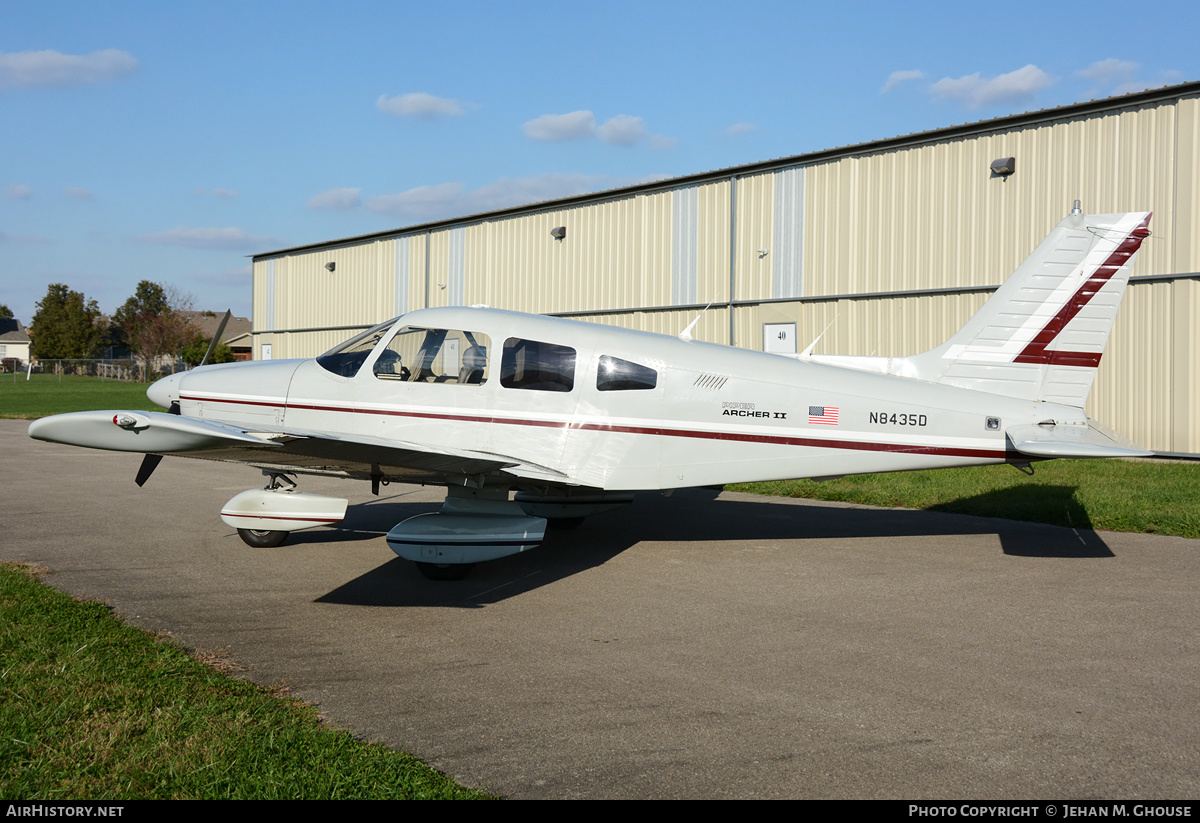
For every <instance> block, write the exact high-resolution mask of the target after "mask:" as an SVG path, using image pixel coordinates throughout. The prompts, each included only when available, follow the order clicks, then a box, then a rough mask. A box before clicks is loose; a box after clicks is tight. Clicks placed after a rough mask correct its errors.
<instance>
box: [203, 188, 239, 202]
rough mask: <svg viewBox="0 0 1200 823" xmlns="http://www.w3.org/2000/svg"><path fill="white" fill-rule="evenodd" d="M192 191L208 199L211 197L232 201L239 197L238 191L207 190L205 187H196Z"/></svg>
mask: <svg viewBox="0 0 1200 823" xmlns="http://www.w3.org/2000/svg"><path fill="white" fill-rule="evenodd" d="M192 191H193V192H194V193H195V194H198V195H200V196H201V197H208V196H210V195H211V196H212V197H219V198H221V199H222V200H232V199H233V198H235V197H237V196H238V193H237V191H236V190H234V189H222V188H215V189H206V188H204V187H203V186H196V188H194V189H192Z"/></svg>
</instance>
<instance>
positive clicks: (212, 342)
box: [200, 309, 233, 366]
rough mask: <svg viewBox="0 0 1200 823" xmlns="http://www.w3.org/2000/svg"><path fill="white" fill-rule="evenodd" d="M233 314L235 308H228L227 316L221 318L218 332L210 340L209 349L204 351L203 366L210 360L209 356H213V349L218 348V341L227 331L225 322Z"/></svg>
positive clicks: (201, 362) (201, 363)
mask: <svg viewBox="0 0 1200 823" xmlns="http://www.w3.org/2000/svg"><path fill="white" fill-rule="evenodd" d="M232 314H233V309H226V310H225V316H224V317H222V318H221V324H220V325H219V326H217V332H216V334H214V335H213V336H212V340H209V341H208V351H206V352H205V353H204V358H203V359H202V360H201V361H200V365H201V366H203V365H204V364H205V363H207V362H208V358H210V357H212V353H213V350H214V349H216V348H217V342H218V341H220V339H221V335H222V334H224V333H225V324H226V323H228V322H229V317H230V315H232Z"/></svg>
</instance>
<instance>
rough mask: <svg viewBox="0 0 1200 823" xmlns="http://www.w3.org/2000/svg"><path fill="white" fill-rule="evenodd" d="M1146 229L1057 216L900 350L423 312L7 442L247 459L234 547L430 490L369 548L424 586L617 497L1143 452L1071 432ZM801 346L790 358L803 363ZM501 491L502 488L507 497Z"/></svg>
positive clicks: (35, 427) (235, 506)
mask: <svg viewBox="0 0 1200 823" xmlns="http://www.w3.org/2000/svg"><path fill="white" fill-rule="evenodd" d="M1149 221H1150V214H1149V213H1131V214H1102V215H1091V216H1085V215H1084V214H1083V213H1082V211H1081V210H1080V208H1079V203H1078V201H1076V204H1075V209H1074V210H1073V211H1072V212H1071V213H1070V214H1069V215H1068V216H1067V217H1066V218H1065V219H1064V220H1062V222H1060V223H1059V224H1058V226H1057V227H1055V228H1054V229H1053V230H1052V231H1051V232H1050V235H1049V236H1048V237H1047V238H1046V240H1045V241H1044V242H1043V243H1042V244H1041V245H1040V246H1038V248H1037V249H1036V250H1035V251H1034V252H1033V254H1032V255H1031V256H1030V257H1029V258H1028V259H1027V260H1026V261H1025V262H1024V263H1022V264H1021V266H1020V267H1019V268H1018V269H1017V270H1016V272H1014V273H1013V275H1012V276H1011V277H1009V279H1008V280H1007V282H1005V283H1004V284H1003V285H1002V286H1001V287H1000V288H999V289H998V290H997V291H996V293H995V294H994V295H992V297H991V298H990V299H988V301H987V302H986V303H985V304H984V305H983V307H982V308H981V309H980V310H979V311H978V313H976V314H975V316H974V317H972V318H971V319H970V320H969V321H968V322H967V324H966V325H965V326H963V328H962V329H961V330H960V331H959V332H958V333H957V334H955V335H954V336H953V337H951V338H950V339H949V340H948V341H946V342H945V343H944V344H943V345H941V346H939V347H937V348H935V349H932V350H930V351H927V352H925V353H923V354H918V355H914V356H910V357H848V356H823V355H812V354H809V353H807V352H806V353H803V354H799V355H779V354H769V353H763V352H755V351H748V350H742V349H735V348H730V347H727V346H720V345H714V344H709V343H700V342H694V341H691V340H690V339H687V338H688V337H689V335H687V334H686V333H684V334H682V335H680V337H678V338H676V337H670V336H664V335H658V334H649V333H645V332H639V331H630V330H625V329H618V328H612V327H607V326H600V325H595V324H590V323H583V322H576V321H571V320H564V319H558V318H552V317H544V316H535V315H527V314H518V313H514V312H508V311H498V310H494V309H489V308H482V307H472V308H465V307H463V308H431V309H421V310H417V311H413V312H410V313H408V314H405V315H402V316H400V317H397V318H395V319H392V320H388V321H387V322H386V323H380V324H379V325H378V326H376V327H374V328H372V329H370V330H368V331H365V332H363V333H361V334H359V335H357V336H356V337H354V338H352V339H350V340H348V341H346V342H345V343H343V344H341V345H340V346H337V347H336V348H333V349H331V350H330V351H328V352H326V353H325V354H322V355H321V356H320V357H317V358H315V359H311V360H283V361H262V362H253V363H230V364H223V365H212V366H203V367H200V368H197V369H194V370H192V371H190V372H186V373H181V374H175V375H171V376H169V377H164V378H163V379H161V380H159V381H158V382H157V383H155V384H153V385H152V386H151V387H150V388H149V390H148V392H147V393H148V395H149V397H150V399H151V400H153V401H154V402H155V403H157V404H158V405H161V406H163V407H165V408H167V409H169V412H141V411H120V410H109V411H91V412H78V413H74V414H61V415H55V416H53V417H47V418H43V419H41V420H37V421H34V422H33V423H32V424H31V425H30V426H29V434H30V436H31V437H35V438H38V439H40V440H48V441H51V442H57V443H69V444H73V445H78V446H88V447H91V448H99V449H115V450H118V451H129V452H142V453H145V454H146V457H145V458H144V460H143V464H142V467H141V469H140V471H139V472H138V476H137V482H138V484H139V485H141V484H143V483H144V482H145V481H146V479H147V478H148V477H149V475H150V473H151V472H152V471H153V470H154V467H155V466H156V465H157V464H158V461H159V460H161V455H167V454H169V455H180V456H184V457H198V458H205V459H209V460H223V461H230V462H238V463H247V464H250V465H252V466H257V467H259V468H261V469H262V470H263V473H264V474H265V475H266V476H267V477H268V478H269V482H268V483H267V486H266V488H262V489H251V490H249V491H245V492H242V493H241V494H238V495H237V496H235V497H234V498H233V499H232V500H230V501H229V502H228V503H226V504H225V506H224V508H223V509H222V510H221V519H222V520H223V521H224V522H225V523H226V524H227V525H229V526H231V527H233V528H235V529H237V531H238V534H239V535H241V537H242V539H243V540H244V541H245V542H246V543H247V544H249V545H250V546H276V545H279V544H280V543H281V542H282V541H283V540H284V538H285V537H286V536H287V534H288V533H289V532H291V531H295V530H297V529H305V528H309V527H312V526H317V525H324V524H331V523H336V522H338V521H339V520H341V519H342V518H343V517H344V516H345V513H346V506H347V501H346V500H345V499H341V498H334V497H328V496H324V495H315V494H305V493H301V492H299V491H297V490H296V483H295V480H294V479H293V478H294V477H295V476H296V475H303V474H317V475H331V476H336V477H345V478H352V479H360V480H369V481H370V482H371V484H372V490H373V491H374V492H375V493H376V494H378V491H379V486H380V484H381V483H389V482H393V481H399V482H419V483H432V484H440V485H444V486H445V487H446V489H447V495H446V500H445V504H444V505H443V507H442V509H441V511H439V512H436V513H427V514H422V515H417V516H415V517H411V518H409V519H407V520H404V521H403V522H401V523H399V524H397V525H396V526H395V527H394V528H392V529H391V531H389V532H388V535H387V542H388V545H389V546H390V547H391V548H392V550H393V551H395V552H396V553H397V554H398V555H400V556H401V557H404V558H406V559H408V560H412V561H415V562H416V563H417V564H418V566H419V568H420V569H421V571H422V573H423V574H425V575H426V576H427V577H430V578H432V579H458V578H460V577H462V576H464V575H465V574H466V573H467V571H468V570H469V569H470V568H471V565H472V564H474V563H477V562H480V561H485V560H493V559H496V558H500V557H504V556H506V555H510V554H515V553H517V552H521V551H525V550H527V549H530V548H533V547H534V546H536V545H538V543H540V542H541V541H542V539H543V537H544V534H545V530H546V527H547V524H548V523H549V524H551V525H554V524H558V525H563V526H572V525H577V524H578V523H579V522H581V520H582V518H584V517H585V516H587V515H590V514H594V513H596V512H600V511H603V510H606V509H611V508H615V507H618V506H620V505H622V504H624V503H628V502H629V501H630V500H631V499H632V495H633V492H635V491H639V490H664V491H666V490H672V489H677V488H685V487H693V486H711V485H715V484H726V483H741V482H748V481H760V480H777V479H787V478H798V477H811V478H829V477H838V476H843V475H849V474H860V473H865V472H894V471H908V470H912V469H931V468H939V467H953V466H969V465H980V464H988V463H1010V464H1013V465H1015V466H1016V467H1018V468H1021V469H1022V470H1025V471H1031V469H1030V465H1029V464H1030V463H1031V461H1037V460H1044V459H1050V458H1056V457H1131V456H1147V455H1149V454H1150V452H1146V451H1144V450H1142V449H1139V448H1137V447H1136V446H1135V445H1134V444H1132V443H1130V442H1128V441H1125V440H1123V439H1122V438H1120V437H1118V436H1117V435H1116V434H1114V433H1112V432H1110V431H1108V430H1106V429H1105V428H1103V427H1102V426H1100V425H1099V424H1097V423H1095V422H1094V421H1091V420H1089V419H1088V417H1087V415H1086V414H1084V411H1083V406H1084V402H1085V400H1086V398H1087V395H1088V391H1089V390H1090V389H1091V386H1092V381H1093V379H1094V378H1095V374H1096V367H1097V366H1098V365H1099V363H1100V357H1101V354H1102V353H1103V351H1104V345H1105V343H1106V341H1107V340H1108V336H1109V332H1110V331H1111V330H1112V325H1113V320H1114V318H1115V316H1116V312H1117V307H1118V305H1119V303H1120V301H1121V297H1122V295H1123V293H1124V290H1125V286H1126V283H1127V282H1128V280H1129V272H1130V267H1131V265H1132V261H1133V255H1134V253H1135V252H1136V251H1137V250H1138V248H1139V247H1140V246H1141V243H1142V240H1143V239H1144V238H1146V237H1147V236H1148V235H1149V229H1148V226H1149ZM810 348H811V347H810ZM514 492H515V494H514Z"/></svg>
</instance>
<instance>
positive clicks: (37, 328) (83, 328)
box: [29, 283, 104, 360]
mask: <svg viewBox="0 0 1200 823" xmlns="http://www.w3.org/2000/svg"><path fill="white" fill-rule="evenodd" d="M99 317H100V308H99V307H98V306H97V305H96V301H95V300H87V299H85V298H84V296H83V294H81V293H80V292H77V291H71V290H70V288H68V287H67V286H66V285H65V284H63V283H51V284H50V287H49V288H48V289H47V290H46V296H45V297H43V298H42V299H41V300H40V301H38V304H37V311H36V312H34V315H33V322H32V324H31V326H30V334H29V349H30V353H31V354H32V355H33V356H34V357H40V358H42V359H43V360H58V359H69V358H85V357H92V356H94V355H95V353H96V350H97V349H99V348H100V347H101V346H102V345H104V329H103V328H102V327H101V326H99V325H98V324H97V323H96V321H97V320H98V319H99Z"/></svg>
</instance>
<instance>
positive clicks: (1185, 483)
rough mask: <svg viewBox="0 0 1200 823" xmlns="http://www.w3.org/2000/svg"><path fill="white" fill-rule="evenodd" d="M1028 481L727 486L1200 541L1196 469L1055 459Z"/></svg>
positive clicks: (947, 476)
mask: <svg viewBox="0 0 1200 823" xmlns="http://www.w3.org/2000/svg"><path fill="white" fill-rule="evenodd" d="M1034 469H1035V474H1034V476H1033V477H1027V476H1025V475H1023V474H1021V473H1020V472H1018V471H1017V470H1016V469H1014V468H1012V467H1011V466H978V467H971V468H964V469H943V470H940V471H922V472H904V473H899V474H865V475H857V476H854V477H845V478H842V479H840V480H828V481H825V482H820V483H818V482H816V481H813V480H788V481H781V482H776V483H750V484H745V485H737V486H730V487H729V488H730V489H731V490H733V491H744V492H754V493H757V494H770V495H777V496H782V497H808V498H812V499H814V500H838V501H843V502H847V503H863V504H866V505H871V506H902V507H904V508H910V509H929V510H931V511H943V512H958V513H961V514H975V515H981V516H984V517H1003V518H1007V519H1009V520H1029V521H1033V522H1036V523H1050V524H1052V525H1056V526H1068V527H1072V528H1091V529H1105V530H1109V531H1126V532H1146V533H1151V534H1171V535H1178V536H1180V537H1192V538H1200V464H1197V463H1176V462H1167V461H1154V460H1137V461H1134V460H1053V461H1048V462H1044V463H1035V464H1034Z"/></svg>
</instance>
